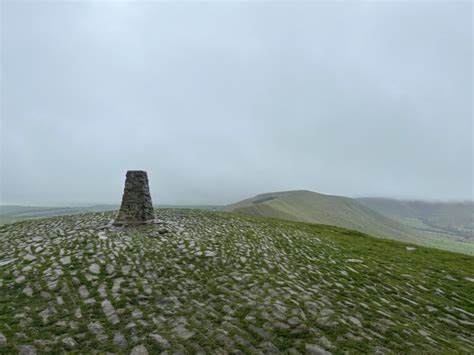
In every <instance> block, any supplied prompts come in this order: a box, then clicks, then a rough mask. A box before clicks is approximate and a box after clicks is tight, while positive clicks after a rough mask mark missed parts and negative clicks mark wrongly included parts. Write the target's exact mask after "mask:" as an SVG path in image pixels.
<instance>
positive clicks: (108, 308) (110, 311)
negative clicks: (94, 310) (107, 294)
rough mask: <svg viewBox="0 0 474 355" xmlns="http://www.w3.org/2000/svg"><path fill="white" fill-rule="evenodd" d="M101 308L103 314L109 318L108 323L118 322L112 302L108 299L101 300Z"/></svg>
mask: <svg viewBox="0 0 474 355" xmlns="http://www.w3.org/2000/svg"><path fill="white" fill-rule="evenodd" d="M101 305H102V310H103V311H104V313H105V316H106V317H107V319H108V320H109V322H110V323H112V324H117V323H119V322H120V320H119V318H118V316H117V313H116V312H115V308H114V306H112V303H110V301H109V300H103V301H102V303H101Z"/></svg>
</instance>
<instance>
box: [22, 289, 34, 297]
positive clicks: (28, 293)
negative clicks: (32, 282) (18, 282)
mask: <svg viewBox="0 0 474 355" xmlns="http://www.w3.org/2000/svg"><path fill="white" fill-rule="evenodd" d="M22 292H23V293H24V294H25V295H27V296H28V297H31V296H33V289H32V288H31V287H30V286H26V287H25V288H24V289H23V291H22Z"/></svg>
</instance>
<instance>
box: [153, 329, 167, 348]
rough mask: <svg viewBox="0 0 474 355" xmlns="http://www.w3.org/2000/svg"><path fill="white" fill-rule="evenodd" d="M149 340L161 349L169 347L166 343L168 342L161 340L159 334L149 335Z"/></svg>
mask: <svg viewBox="0 0 474 355" xmlns="http://www.w3.org/2000/svg"><path fill="white" fill-rule="evenodd" d="M150 338H152V339H153V340H154V341H156V342H157V344H158V345H159V346H160V347H162V348H163V349H167V348H169V347H170V343H169V342H168V340H166V339H165V338H163V337H162V336H161V335H159V334H156V333H155V334H150Z"/></svg>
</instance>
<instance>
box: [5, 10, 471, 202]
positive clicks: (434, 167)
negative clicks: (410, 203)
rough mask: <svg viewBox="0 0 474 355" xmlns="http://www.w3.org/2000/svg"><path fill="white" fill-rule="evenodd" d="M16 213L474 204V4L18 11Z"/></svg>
mask: <svg viewBox="0 0 474 355" xmlns="http://www.w3.org/2000/svg"><path fill="white" fill-rule="evenodd" d="M1 9H2V48H1V50H2V54H1V59H2V63H1V64H2V79H1V80H2V92H1V99H2V111H1V123H2V125H1V130H2V132H1V140H2V143H1V149H2V151H1V164H2V166H1V194H0V197H1V199H0V200H1V202H2V203H21V204H71V203H99V202H104V203H118V202H119V201H120V197H121V191H122V187H123V186H122V185H123V181H124V177H125V171H126V170H128V169H146V170H147V171H148V173H149V177H150V185H151V190H152V195H153V199H154V202H155V203H173V204H224V203H229V202H232V201H234V200H237V199H241V198H244V197H247V196H249V195H253V194H256V193H260V192H266V191H274V190H287V189H310V190H314V191H319V192H323V193H332V194H341V195H348V196H367V195H376V196H389V197H400V198H421V199H442V200H451V199H469V198H472V193H473V191H472V181H473V172H472V167H473V163H474V161H473V135H474V131H473V125H472V59H473V58H472V42H473V38H472V29H471V26H472V4H471V3H470V2H417V3H408V2H391V3H388V2H387V3H382V2H377V3H376V2H360V3H343V2H341V3H325V2H301V3H294V2H292V3H290V2H288V3H283V2H263V3H262V2H258V3H256V2H255V3H252V2H229V3H217V2H215V3H214V2H209V3H193V2H179V3H168V2H139V1H137V2H92V1H90V2H89V1H88V2H64V3H60V2H13V1H6V2H2V5H1Z"/></svg>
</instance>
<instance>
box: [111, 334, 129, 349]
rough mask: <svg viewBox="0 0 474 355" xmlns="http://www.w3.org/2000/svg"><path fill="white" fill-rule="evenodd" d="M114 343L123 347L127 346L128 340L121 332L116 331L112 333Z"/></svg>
mask: <svg viewBox="0 0 474 355" xmlns="http://www.w3.org/2000/svg"><path fill="white" fill-rule="evenodd" d="M114 344H115V345H116V346H118V347H119V348H123V349H125V348H127V347H128V341H127V339H125V337H124V336H123V334H122V333H116V334H115V335H114Z"/></svg>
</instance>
